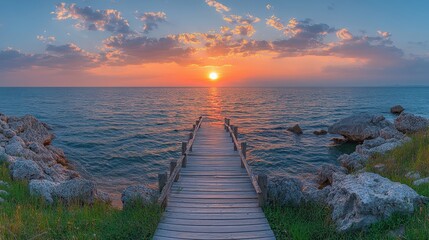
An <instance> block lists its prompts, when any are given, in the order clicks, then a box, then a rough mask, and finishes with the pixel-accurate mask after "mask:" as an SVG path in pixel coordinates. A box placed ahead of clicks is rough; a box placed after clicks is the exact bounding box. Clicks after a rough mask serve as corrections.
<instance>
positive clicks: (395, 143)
mask: <svg viewBox="0 0 429 240" xmlns="http://www.w3.org/2000/svg"><path fill="white" fill-rule="evenodd" d="M405 141H406V138H404V139H403V140H398V139H396V138H391V139H388V140H385V139H384V138H382V137H378V138H375V139H370V140H365V141H364V142H363V144H361V145H358V146H356V153H358V154H359V155H361V157H362V158H364V159H368V158H369V157H370V156H372V155H374V154H376V153H378V154H384V153H386V152H388V151H391V150H393V149H394V148H397V147H399V146H401V145H402V144H403V143H404V142H405Z"/></svg>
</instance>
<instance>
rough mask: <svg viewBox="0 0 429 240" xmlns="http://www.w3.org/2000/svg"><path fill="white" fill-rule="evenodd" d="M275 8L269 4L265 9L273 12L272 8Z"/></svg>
mask: <svg viewBox="0 0 429 240" xmlns="http://www.w3.org/2000/svg"><path fill="white" fill-rule="evenodd" d="M272 7H273V6H271V4H267V5H266V6H265V8H266V9H267V10H271V8H272Z"/></svg>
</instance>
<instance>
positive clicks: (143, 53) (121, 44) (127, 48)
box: [104, 35, 195, 64]
mask: <svg viewBox="0 0 429 240" xmlns="http://www.w3.org/2000/svg"><path fill="white" fill-rule="evenodd" d="M104 44H105V48H106V54H108V53H109V52H116V53H117V54H120V56H121V61H123V63H125V64H130V63H131V64H141V63H148V62H177V63H181V62H185V61H186V60H187V59H188V58H189V57H190V56H191V55H192V53H193V52H194V51H195V50H194V49H193V48H192V47H184V46H183V45H182V44H181V43H180V42H179V41H178V39H177V38H175V37H172V36H169V37H162V38H159V39H158V38H149V37H146V36H133V37H128V36H124V35H118V36H112V37H110V38H108V39H107V40H105V42H104ZM106 54H105V55H106ZM107 60H109V59H107ZM116 63H117V64H120V63H121V62H118V61H116Z"/></svg>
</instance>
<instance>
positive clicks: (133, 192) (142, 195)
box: [121, 185, 155, 207]
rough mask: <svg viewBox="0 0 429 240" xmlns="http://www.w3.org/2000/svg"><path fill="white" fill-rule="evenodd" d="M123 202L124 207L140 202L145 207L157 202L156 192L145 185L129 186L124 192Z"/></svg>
mask: <svg viewBox="0 0 429 240" xmlns="http://www.w3.org/2000/svg"><path fill="white" fill-rule="evenodd" d="M121 200H122V204H123V206H124V207H127V206H131V205H132V204H133V203H135V202H140V201H141V203H142V204H143V205H145V204H150V203H152V202H154V200H155V191H154V190H152V189H150V188H148V187H146V186H144V185H135V186H129V187H127V188H126V189H125V190H124V191H123V192H122V197H121Z"/></svg>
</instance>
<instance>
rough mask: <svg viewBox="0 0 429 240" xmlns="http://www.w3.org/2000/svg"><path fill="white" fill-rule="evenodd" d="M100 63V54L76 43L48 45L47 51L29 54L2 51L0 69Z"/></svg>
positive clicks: (85, 65) (68, 67) (0, 52)
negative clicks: (81, 47)
mask: <svg viewBox="0 0 429 240" xmlns="http://www.w3.org/2000/svg"><path fill="white" fill-rule="evenodd" d="M97 64H98V56H97V55H96V54H91V53H88V52H86V51H84V50H82V49H80V48H79V47H77V46H76V45H74V44H66V45H48V46H47V48H46V53H42V54H28V53H22V52H21V51H19V50H15V49H10V48H9V49H5V50H2V51H0V69H2V70H6V71H7V70H15V69H25V68H31V67H47V68H59V69H82V68H88V67H94V66H97Z"/></svg>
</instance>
